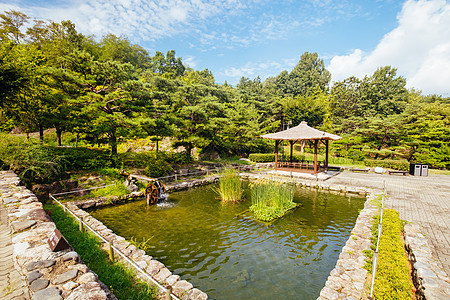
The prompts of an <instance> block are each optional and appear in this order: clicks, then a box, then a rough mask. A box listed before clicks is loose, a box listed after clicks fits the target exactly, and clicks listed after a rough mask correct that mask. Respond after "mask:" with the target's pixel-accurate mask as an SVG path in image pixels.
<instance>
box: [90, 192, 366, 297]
mask: <svg viewBox="0 0 450 300" xmlns="http://www.w3.org/2000/svg"><path fill="white" fill-rule="evenodd" d="M245 196H246V199H249V195H248V192H247V194H246V195H245ZM294 201H295V202H297V203H301V204H302V206H300V207H299V208H297V209H295V210H293V211H291V212H290V213H288V214H287V215H286V216H284V217H283V218H281V219H279V220H277V221H275V222H274V223H273V224H272V226H270V227H267V226H264V225H262V224H259V223H257V222H254V221H251V220H245V219H239V218H237V217H235V215H236V214H238V213H240V212H242V211H244V210H246V209H248V207H249V206H250V204H251V200H246V201H244V202H241V203H239V204H234V205H223V204H222V203H221V202H220V200H218V199H217V195H216V194H215V192H214V191H213V190H212V186H204V187H200V188H195V189H189V190H185V191H181V192H175V193H172V194H170V196H169V198H168V200H167V203H163V204H159V205H155V206H149V207H147V205H146V202H145V201H138V202H132V203H128V204H124V205H119V206H111V207H106V208H102V209H98V210H94V211H91V214H92V215H93V216H94V217H95V218H97V219H98V220H100V221H102V222H103V223H104V224H105V225H106V226H107V227H108V228H110V229H112V230H113V231H114V232H115V233H116V234H118V235H120V236H123V237H125V238H126V239H128V240H129V239H131V238H134V239H136V240H138V241H142V239H143V238H144V239H145V240H147V239H150V241H149V243H150V244H151V250H150V251H148V253H147V254H149V255H151V256H153V257H154V258H155V259H158V260H159V261H161V262H162V263H164V264H165V265H166V266H167V268H168V269H169V270H171V271H172V272H173V273H174V274H177V275H180V276H181V277H182V279H185V280H187V281H189V282H191V283H192V284H193V285H194V286H195V287H197V288H199V289H200V290H202V291H204V292H206V293H207V294H208V296H209V297H210V299H316V298H317V297H318V296H319V293H320V291H321V289H322V288H323V286H324V285H325V282H326V279H327V277H328V275H329V273H330V271H331V270H332V269H333V268H334V266H335V264H336V262H337V259H338V257H339V253H340V251H341V249H342V247H343V246H344V245H345V242H346V241H347V239H348V238H349V236H350V232H351V230H352V229H353V227H354V224H355V221H356V218H357V217H358V213H359V210H361V209H362V208H363V206H364V201H365V198H360V197H348V196H341V195H336V194H331V193H326V192H319V191H317V190H315V189H313V190H308V189H302V188H298V189H296V193H295V196H294Z"/></svg>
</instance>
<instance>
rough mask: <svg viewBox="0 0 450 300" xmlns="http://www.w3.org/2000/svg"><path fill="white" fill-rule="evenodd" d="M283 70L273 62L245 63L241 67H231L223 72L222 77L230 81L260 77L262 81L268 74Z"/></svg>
mask: <svg viewBox="0 0 450 300" xmlns="http://www.w3.org/2000/svg"><path fill="white" fill-rule="evenodd" d="M282 70H283V66H282V65H281V64H280V63H278V62H275V61H267V62H260V63H251V62H249V63H247V64H245V65H244V66H242V67H239V68H236V67H231V68H228V69H226V70H225V71H224V72H223V75H225V76H227V77H230V78H232V79H235V80H237V79H239V78H241V77H250V78H253V77H256V76H260V77H261V79H262V80H264V79H266V78H267V77H269V76H272V75H270V74H277V73H280V72H281V71H282Z"/></svg>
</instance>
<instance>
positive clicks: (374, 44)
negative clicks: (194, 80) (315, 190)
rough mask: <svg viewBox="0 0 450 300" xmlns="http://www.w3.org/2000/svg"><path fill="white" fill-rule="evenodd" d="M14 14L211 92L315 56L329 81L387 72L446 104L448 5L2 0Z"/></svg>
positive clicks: (430, 1) (415, 0)
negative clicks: (161, 64)
mask: <svg viewBox="0 0 450 300" xmlns="http://www.w3.org/2000/svg"><path fill="white" fill-rule="evenodd" d="M11 9H14V10H18V11H21V12H23V13H25V14H27V15H28V16H30V17H32V18H37V19H43V20H52V21H56V22H60V21H62V20H72V21H73V22H74V23H75V25H76V28H77V30H78V31H79V32H81V33H83V34H85V35H94V36H95V37H96V38H97V39H100V38H101V37H102V36H103V35H105V34H108V33H112V34H115V35H117V36H120V35H124V36H126V37H127V38H128V39H129V40H130V42H132V43H134V44H139V45H141V46H142V47H144V48H145V49H147V50H148V51H149V53H150V54H151V55H153V54H154V53H155V51H161V52H163V53H165V52H167V51H168V50H175V52H176V55H177V56H179V57H181V58H182V60H183V62H184V63H185V64H186V65H189V66H190V67H192V68H194V69H197V70H204V69H209V70H211V71H212V73H213V75H214V77H215V79H216V82H217V83H224V82H225V81H227V83H229V84H233V85H235V84H237V83H238V82H239V80H240V78H241V77H242V76H244V77H248V78H250V79H254V78H256V77H257V76H259V77H260V78H261V80H265V79H266V78H267V77H272V76H277V75H278V74H280V73H281V71H283V70H287V71H290V70H292V68H293V67H294V66H295V65H296V64H297V63H298V61H299V59H300V56H301V55H302V54H303V53H304V52H310V53H314V52H317V53H318V54H319V58H321V59H323V60H324V62H325V66H326V67H327V69H328V70H329V71H330V72H331V75H332V78H331V80H332V82H334V81H341V80H344V79H345V78H348V77H350V76H356V77H359V78H363V77H364V76H365V75H368V76H370V75H372V74H373V72H374V71H375V70H376V69H377V68H378V67H382V66H388V65H389V66H392V67H394V68H396V69H397V74H398V75H399V76H403V77H405V78H406V81H407V88H414V89H416V90H420V91H422V93H423V94H424V95H428V94H438V95H442V96H444V97H450V2H449V1H446V0H427V1H425V0H407V1H396V0H278V1H276V0H159V1H158V0H7V1H6V0H0V11H2V12H3V11H8V10H11Z"/></svg>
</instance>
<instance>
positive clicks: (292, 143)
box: [289, 141, 294, 163]
mask: <svg viewBox="0 0 450 300" xmlns="http://www.w3.org/2000/svg"><path fill="white" fill-rule="evenodd" d="M289 144H291V153H290V154H291V157H290V162H291V163H292V148H293V147H294V141H289Z"/></svg>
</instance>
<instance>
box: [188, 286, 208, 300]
mask: <svg viewBox="0 0 450 300" xmlns="http://www.w3.org/2000/svg"><path fill="white" fill-rule="evenodd" d="M183 299H184V297H183ZM187 299H195V300H208V295H207V294H206V293H204V292H202V291H200V290H199V289H197V288H193V289H192V290H190V291H189V293H187Z"/></svg>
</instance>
